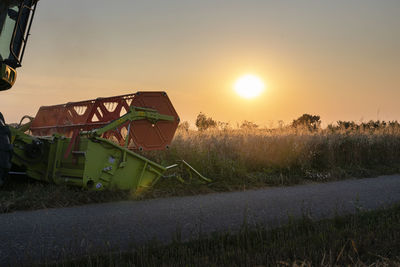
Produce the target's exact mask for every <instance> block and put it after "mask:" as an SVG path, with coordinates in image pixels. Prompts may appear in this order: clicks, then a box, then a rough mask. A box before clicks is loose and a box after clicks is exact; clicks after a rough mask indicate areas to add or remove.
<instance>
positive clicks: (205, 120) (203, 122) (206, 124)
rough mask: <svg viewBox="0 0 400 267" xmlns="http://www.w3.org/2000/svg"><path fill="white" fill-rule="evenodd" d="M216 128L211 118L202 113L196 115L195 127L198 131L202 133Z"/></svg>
mask: <svg viewBox="0 0 400 267" xmlns="http://www.w3.org/2000/svg"><path fill="white" fill-rule="evenodd" d="M216 126H217V122H216V121H215V120H213V119H212V118H211V117H207V116H206V115H205V114H204V113H202V112H200V114H199V115H197V119H196V127H197V129H198V130H199V131H204V130H207V129H209V128H215V127H216Z"/></svg>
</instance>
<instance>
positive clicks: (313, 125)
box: [292, 114, 321, 131]
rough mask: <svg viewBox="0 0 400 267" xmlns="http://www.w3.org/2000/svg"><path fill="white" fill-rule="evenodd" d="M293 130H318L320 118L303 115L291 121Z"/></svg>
mask: <svg viewBox="0 0 400 267" xmlns="http://www.w3.org/2000/svg"><path fill="white" fill-rule="evenodd" d="M292 127H293V128H303V129H308V130H310V131H315V130H318V129H319V128H320V127H321V120H320V116H317V115H310V114H303V115H302V116H301V117H299V118H297V119H295V120H293V122H292Z"/></svg>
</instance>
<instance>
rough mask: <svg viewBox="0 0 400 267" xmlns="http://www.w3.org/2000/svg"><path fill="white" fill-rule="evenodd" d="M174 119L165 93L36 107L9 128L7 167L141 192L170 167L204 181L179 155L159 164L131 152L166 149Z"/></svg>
mask: <svg viewBox="0 0 400 267" xmlns="http://www.w3.org/2000/svg"><path fill="white" fill-rule="evenodd" d="M178 124H179V117H178V114H177V113H176V111H175V109H174V107H173V106H172V104H171V101H170V100H169V98H168V96H167V94H166V93H165V92H137V93H135V94H129V95H121V96H115V97H107V98H97V99H94V100H88V101H80V102H73V103H67V104H63V105H56V106H46V107H41V108H40V110H39V111H38V113H37V115H36V117H35V118H33V119H32V121H31V122H29V123H27V124H25V125H21V126H19V127H17V128H13V127H10V131H11V135H12V138H11V140H12V143H13V147H14V153H13V158H12V163H13V168H14V169H15V170H17V171H23V174H26V175H27V176H29V177H31V178H33V179H36V180H41V181H47V182H52V183H56V184H67V185H74V186H80V187H83V188H87V189H91V190H104V189H122V190H131V191H134V192H141V191H143V190H145V189H146V188H149V187H151V186H153V185H154V184H155V183H156V182H157V181H158V180H159V179H160V178H161V177H162V176H163V175H164V173H165V172H166V171H167V170H170V169H174V168H186V170H188V171H190V172H192V173H194V174H195V175H196V176H198V177H199V178H200V179H202V180H203V181H206V182H209V181H210V180H209V179H207V178H205V177H203V176H202V175H201V174H199V173H198V172H197V171H195V170H194V169H193V168H192V167H191V166H190V165H189V164H187V163H186V162H185V161H183V160H181V161H179V163H178V164H174V165H171V166H166V167H164V166H161V165H159V164H157V163H155V162H152V161H151V160H149V159H146V158H145V157H143V156H142V155H139V154H137V153H135V150H160V149H165V148H167V147H168V146H169V145H170V144H171V141H172V138H173V137H174V134H175V131H176V129H177V126H178ZM15 173H16V172H15ZM190 177H191V176H190ZM177 178H178V179H179V177H177Z"/></svg>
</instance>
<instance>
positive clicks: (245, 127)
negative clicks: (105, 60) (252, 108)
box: [240, 120, 258, 130]
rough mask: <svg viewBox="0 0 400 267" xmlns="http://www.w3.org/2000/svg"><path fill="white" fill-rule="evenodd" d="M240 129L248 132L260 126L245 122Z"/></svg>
mask: <svg viewBox="0 0 400 267" xmlns="http://www.w3.org/2000/svg"><path fill="white" fill-rule="evenodd" d="M240 128H241V129H247V130H254V129H257V128H258V125H257V124H255V123H254V122H251V121H247V120H244V121H243V122H242V124H241V125H240Z"/></svg>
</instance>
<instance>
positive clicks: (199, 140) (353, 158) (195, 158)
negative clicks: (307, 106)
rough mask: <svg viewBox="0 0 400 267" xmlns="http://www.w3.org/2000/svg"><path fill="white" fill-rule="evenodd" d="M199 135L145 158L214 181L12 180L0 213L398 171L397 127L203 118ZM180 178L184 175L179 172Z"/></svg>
mask: <svg viewBox="0 0 400 267" xmlns="http://www.w3.org/2000/svg"><path fill="white" fill-rule="evenodd" d="M196 126H197V130H193V129H191V128H190V125H189V123H187V122H183V123H181V125H180V127H179V129H178V131H177V134H176V136H175V138H174V140H173V144H172V145H171V148H170V149H169V150H166V151H161V152H160V151H157V152H151V153H144V155H145V156H146V157H149V158H151V159H152V160H155V161H156V162H158V163H161V164H163V165H164V166H167V165H169V164H173V163H174V162H175V161H176V160H180V159H184V160H185V161H187V162H188V163H190V164H191V165H192V166H193V167H194V168H195V169H197V170H198V171H199V172H201V173H202V174H203V175H204V176H206V177H209V178H211V179H212V180H213V182H212V183H210V184H201V183H200V182H198V181H196V180H193V181H192V182H191V183H190V184H182V183H180V182H178V181H177V180H176V179H173V178H171V177H172V176H174V174H175V173H169V174H168V177H169V178H166V179H162V180H161V181H160V182H159V183H158V184H157V185H156V186H155V187H154V188H153V189H152V190H150V191H148V192H147V193H146V194H144V195H142V196H139V197H138V196H133V195H132V194H130V193H129V192H87V191H85V190H81V189H79V188H72V187H66V186H55V185H49V184H45V183H40V182H33V181H27V179H21V178H18V179H16V178H15V177H12V179H10V180H11V181H10V182H9V184H8V185H7V186H5V187H3V188H1V189H0V212H12V211H15V210H21V209H40V208H49V207H64V206H72V205H80V204H87V203H99V202H107V201H117V200H128V199H135V198H154V197H167V196H181V195H191V194H201V193H212V192H224V191H235V190H247V189H251V188H261V187H268V186H286V185H294V184H301V183H319V182H327V181H335V180H339V179H346V178H354V177H372V176H378V175H385V174H395V173H400V123H398V122H397V121H394V122H385V121H369V122H365V123H355V122H347V121H338V122H337V123H335V124H333V125H328V126H327V127H324V128H322V127H321V121H320V117H319V116H316V115H309V114H304V115H302V116H301V117H299V118H297V119H295V120H293V122H292V123H290V124H288V125H284V124H282V123H279V124H278V126H277V127H270V128H261V127H259V126H258V125H256V124H255V123H253V122H251V121H244V122H242V123H241V124H240V125H237V126H235V127H232V126H230V125H229V124H228V123H223V122H217V121H215V120H213V119H212V118H210V117H208V116H207V115H205V114H203V113H200V114H199V116H198V118H197V121H196ZM180 175H183V176H185V173H184V172H182V173H180Z"/></svg>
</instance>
